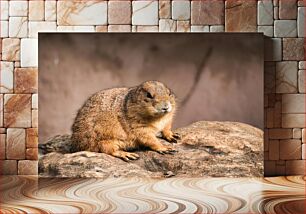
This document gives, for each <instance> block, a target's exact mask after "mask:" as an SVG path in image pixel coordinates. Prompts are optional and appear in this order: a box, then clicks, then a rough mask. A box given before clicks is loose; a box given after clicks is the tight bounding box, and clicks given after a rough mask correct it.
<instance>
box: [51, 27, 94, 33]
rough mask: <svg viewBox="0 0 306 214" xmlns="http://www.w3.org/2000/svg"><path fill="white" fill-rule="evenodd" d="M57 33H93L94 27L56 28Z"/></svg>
mask: <svg viewBox="0 0 306 214" xmlns="http://www.w3.org/2000/svg"><path fill="white" fill-rule="evenodd" d="M57 32H73V33H77V32H80V33H84V32H95V27H94V26H57Z"/></svg>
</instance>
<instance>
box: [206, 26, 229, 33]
mask: <svg viewBox="0 0 306 214" xmlns="http://www.w3.org/2000/svg"><path fill="white" fill-rule="evenodd" d="M224 30H225V29H224V25H212V26H210V27H209V31H210V32H224Z"/></svg>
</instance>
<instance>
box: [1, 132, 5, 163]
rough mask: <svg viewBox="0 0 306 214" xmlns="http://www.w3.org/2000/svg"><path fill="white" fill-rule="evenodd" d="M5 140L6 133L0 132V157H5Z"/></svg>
mask: <svg viewBox="0 0 306 214" xmlns="http://www.w3.org/2000/svg"><path fill="white" fill-rule="evenodd" d="M5 141H6V134H0V159H1V160H4V159H5V152H6V149H5Z"/></svg>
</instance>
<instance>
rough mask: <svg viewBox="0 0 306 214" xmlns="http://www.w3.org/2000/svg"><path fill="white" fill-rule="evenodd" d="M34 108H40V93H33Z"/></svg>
mask: <svg viewBox="0 0 306 214" xmlns="http://www.w3.org/2000/svg"><path fill="white" fill-rule="evenodd" d="M32 109H38V94H32Z"/></svg>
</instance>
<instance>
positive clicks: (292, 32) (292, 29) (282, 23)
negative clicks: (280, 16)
mask: <svg viewBox="0 0 306 214" xmlns="http://www.w3.org/2000/svg"><path fill="white" fill-rule="evenodd" d="M296 36H297V26H296V20H275V21H274V37H296Z"/></svg>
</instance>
